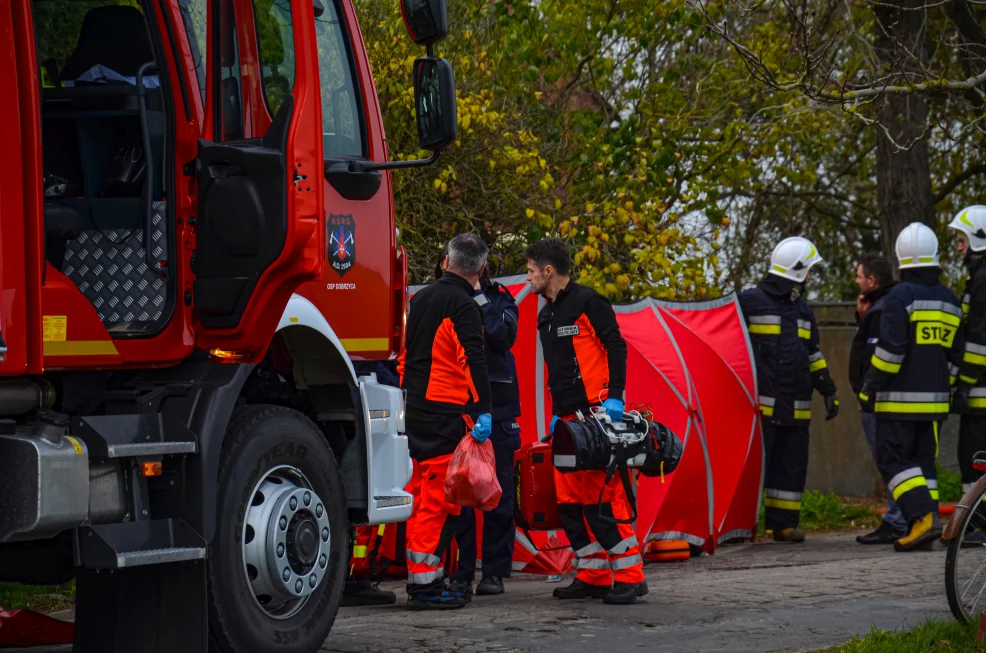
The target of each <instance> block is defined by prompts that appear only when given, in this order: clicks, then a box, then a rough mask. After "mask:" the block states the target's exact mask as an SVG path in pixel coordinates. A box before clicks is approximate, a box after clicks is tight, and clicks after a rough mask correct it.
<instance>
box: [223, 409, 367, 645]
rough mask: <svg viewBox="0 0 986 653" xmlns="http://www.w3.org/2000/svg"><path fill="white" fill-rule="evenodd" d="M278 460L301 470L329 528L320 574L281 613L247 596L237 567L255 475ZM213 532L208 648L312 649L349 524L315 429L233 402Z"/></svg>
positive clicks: (335, 598) (335, 595)
mask: <svg viewBox="0 0 986 653" xmlns="http://www.w3.org/2000/svg"><path fill="white" fill-rule="evenodd" d="M278 465H291V466H293V467H295V468H297V469H298V470H300V471H301V472H303V473H304V475H305V476H306V477H307V479H308V481H309V482H310V484H311V486H312V490H313V491H314V492H315V493H316V494H317V495H318V496H320V497H321V498H322V501H323V503H324V504H325V510H326V514H327V517H328V519H329V521H330V528H331V538H332V539H331V544H330V546H331V550H330V555H329V562H328V567H327V572H326V576H325V578H324V580H323V581H322V582H321V584H320V585H319V586H318V587H317V588H316V589H315V591H314V592H313V593H312V595H311V596H310V597H309V599H308V601H307V602H306V603H305V604H304V606H303V607H302V608H301V609H300V610H299V611H298V613H297V614H294V615H292V616H290V617H288V618H286V619H278V618H275V617H272V616H271V615H270V614H268V613H267V612H266V611H265V610H264V609H263V608H261V607H260V605H259V604H258V603H257V602H256V600H255V599H254V595H253V591H252V590H251V587H250V584H249V582H248V580H247V578H246V574H245V572H244V554H243V546H242V537H243V536H242V533H243V527H244V521H245V519H246V510H247V505H248V504H249V502H250V500H251V493H252V492H253V489H254V488H255V487H256V486H257V483H258V482H259V480H260V479H261V478H262V477H263V476H264V475H265V474H266V473H267V472H268V471H269V470H270V469H272V468H274V467H276V466H278ZM216 507H217V512H218V517H217V526H216V535H215V538H214V539H213V541H212V544H211V546H210V551H209V566H208V570H209V611H210V612H209V632H210V647H209V650H210V651H211V652H213V653H273V652H277V653H315V652H316V651H317V650H318V649H319V648H320V647H321V646H322V645H323V643H324V642H325V639H326V637H328V634H329V630H331V628H332V623H333V622H334V621H335V617H336V612H337V611H338V609H339V601H340V598H341V596H342V588H343V585H344V583H345V577H346V570H347V567H348V563H349V558H348V546H349V523H348V515H347V511H346V501H345V494H344V489H343V485H342V478H341V475H340V473H339V467H338V465H337V464H336V460H335V456H334V455H333V454H332V450H331V448H330V447H329V445H328V442H327V441H326V440H325V438H324V436H323V435H322V433H321V431H320V430H319V429H318V427H317V426H315V424H313V423H312V422H311V421H310V420H309V419H308V418H307V417H305V416H304V415H303V414H301V413H299V412H297V411H294V410H291V409H289V408H283V407H280V406H248V407H246V408H242V409H239V410H238V411H237V412H236V413H235V414H234V417H233V419H232V420H231V421H230V426H229V429H228V431H227V434H226V440H225V442H224V443H223V456H222V461H221V463H220V467H219V496H218V499H217V504H216Z"/></svg>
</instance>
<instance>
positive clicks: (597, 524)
mask: <svg viewBox="0 0 986 653" xmlns="http://www.w3.org/2000/svg"><path fill="white" fill-rule="evenodd" d="M555 492H556V494H557V497H558V515H559V517H561V522H562V525H563V526H564V528H565V534H566V535H568V541H569V542H571V544H572V549H574V550H575V557H576V561H575V569H576V578H578V579H579V580H581V581H582V582H585V583H589V584H590V585H600V586H606V587H608V586H610V585H612V583H613V580H614V579H615V580H616V582H618V583H642V582H643V581H644V560H643V558H642V557H641V556H640V547H639V544H638V542H637V535H636V533H635V532H634V530H633V526H632V525H630V524H616V523H614V522H612V521H608V520H607V519H606V518H607V517H608V518H610V519H613V518H615V519H629V518H630V517H631V515H632V514H633V511H632V510H631V509H630V501H629V498H628V497H627V494H626V491H625V490H624V489H623V483H622V482H621V481H620V476H619V474H617V475H615V476H614V477H613V478H611V479H610V481H609V483H607V482H606V471H605V470H592V471H586V472H566V473H562V472H559V471H558V470H555ZM600 492H602V504H601V505H600V502H599V494H600Z"/></svg>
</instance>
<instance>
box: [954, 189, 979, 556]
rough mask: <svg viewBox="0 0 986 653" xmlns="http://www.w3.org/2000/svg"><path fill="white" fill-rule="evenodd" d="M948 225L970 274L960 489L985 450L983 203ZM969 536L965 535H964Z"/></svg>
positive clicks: (958, 401) (960, 393) (965, 302)
mask: <svg viewBox="0 0 986 653" xmlns="http://www.w3.org/2000/svg"><path fill="white" fill-rule="evenodd" d="M948 226H949V228H950V229H954V230H955V231H957V232H959V233H958V241H959V244H958V249H959V252H960V253H961V254H962V257H963V259H964V261H965V265H966V269H967V270H968V272H969V277H968V278H967V279H966V282H965V292H964V293H963V294H962V314H963V316H964V317H963V319H962V323H963V336H964V338H963V340H964V345H965V346H964V348H963V352H962V361H961V362H960V369H959V378H958V382H957V385H956V388H955V396H954V399H953V402H952V406H953V408H954V410H955V412H957V413H959V414H960V415H962V419H961V422H960V426H959V469H960V471H961V472H962V491H963V492H966V491H968V490H969V488H971V487H972V484H973V483H975V482H976V481H977V480H978V479H979V476H980V474H979V472H977V471H976V470H974V469H973V468H972V460H973V458H974V457H975V455H976V453H977V452H979V451H984V450H986V373H984V372H986V265H984V264H983V259H984V258H986V206H981V205H974V206H970V207H968V208H966V209H963V210H962V211H960V212H959V213H958V215H956V216H955V219H954V220H952V222H951V224H949V225H948ZM967 539H968V538H967Z"/></svg>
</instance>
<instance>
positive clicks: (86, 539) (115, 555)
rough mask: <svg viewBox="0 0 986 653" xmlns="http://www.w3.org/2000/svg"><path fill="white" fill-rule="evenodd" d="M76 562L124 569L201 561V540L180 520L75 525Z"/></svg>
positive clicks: (203, 550) (204, 551)
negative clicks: (78, 526) (81, 526)
mask: <svg viewBox="0 0 986 653" xmlns="http://www.w3.org/2000/svg"><path fill="white" fill-rule="evenodd" d="M75 552H76V564H77V565H78V566H80V567H84V568H86V569H125V568H132V567H146V566H149V565H160V564H167V563H173V562H191V561H195V560H205V558H206V555H207V549H206V542H205V539H204V538H203V537H202V536H201V535H199V534H198V533H197V532H195V530H194V529H193V528H192V527H190V526H189V525H188V524H187V523H185V521H184V520H182V519H153V520H144V521H136V522H124V523H121V524H99V525H95V526H89V527H83V528H79V529H77V531H76V540H75Z"/></svg>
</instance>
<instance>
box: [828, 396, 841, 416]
mask: <svg viewBox="0 0 986 653" xmlns="http://www.w3.org/2000/svg"><path fill="white" fill-rule="evenodd" d="M838 414H839V400H838V399H837V398H836V396H835V395H828V396H827V397H825V421H826V422H827V421H829V420H830V419H835V417H836V415H838Z"/></svg>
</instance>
